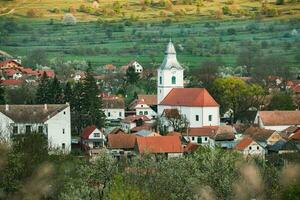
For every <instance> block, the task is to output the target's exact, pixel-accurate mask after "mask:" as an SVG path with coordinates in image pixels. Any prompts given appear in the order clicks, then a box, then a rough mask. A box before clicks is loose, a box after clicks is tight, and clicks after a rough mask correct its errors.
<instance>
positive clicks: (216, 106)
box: [0, 40, 300, 159]
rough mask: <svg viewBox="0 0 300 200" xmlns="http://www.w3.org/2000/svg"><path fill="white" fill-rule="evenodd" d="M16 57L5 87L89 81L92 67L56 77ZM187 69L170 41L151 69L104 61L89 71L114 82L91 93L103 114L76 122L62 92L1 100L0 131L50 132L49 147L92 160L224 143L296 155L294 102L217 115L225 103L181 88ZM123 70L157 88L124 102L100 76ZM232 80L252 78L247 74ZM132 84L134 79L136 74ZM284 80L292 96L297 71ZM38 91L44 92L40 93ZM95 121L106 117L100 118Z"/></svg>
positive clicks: (299, 145) (298, 120)
mask: <svg viewBox="0 0 300 200" xmlns="http://www.w3.org/2000/svg"><path fill="white" fill-rule="evenodd" d="M2 56H5V54H2ZM21 63H22V62H21V60H18V59H13V58H7V59H5V60H4V61H2V62H1V63H0V74H1V80H0V84H1V87H2V88H4V89H7V88H10V89H11V88H18V87H22V85H24V84H27V85H32V86H34V85H42V84H43V81H45V79H49V80H50V79H51V80H52V79H55V80H56V81H58V82H67V81H72V82H73V83H75V84H77V83H79V82H85V81H86V79H88V78H87V76H88V74H87V73H89V72H87V71H82V70H74V71H72V73H70V75H69V77H68V78H67V79H62V78H60V79H59V80H57V77H56V74H55V72H54V70H53V69H51V68H46V69H32V68H30V67H25V66H23V65H22V64H21ZM184 72H185V69H184V68H183V67H182V66H181V64H180V62H179V61H178V60H177V55H176V50H175V47H174V44H173V42H172V41H171V40H170V41H169V42H168V44H167V46H166V50H165V52H164V59H163V61H162V63H161V65H160V66H159V67H158V68H157V71H156V72H155V70H148V69H146V68H144V67H143V66H142V65H141V64H139V63H138V61H132V62H130V63H129V64H127V65H124V66H121V67H118V68H117V67H115V66H114V65H112V64H108V65H105V66H103V73H101V74H93V75H92V78H93V79H94V80H95V82H96V84H97V85H98V87H104V88H109V87H110V88H112V89H110V90H101V92H100V93H97V94H95V93H94V94H93V95H94V96H95V97H96V98H97V99H99V102H100V101H101V106H100V107H99V105H100V104H98V103H96V104H97V106H96V107H94V108H93V107H91V109H92V110H94V109H99V112H100V114H99V112H98V114H99V115H101V114H102V117H100V118H97V117H96V118H95V119H92V118H91V120H90V121H88V122H87V123H85V124H84V126H78V124H77V123H76V120H79V121H81V118H77V117H78V116H76V115H75V118H76V119H72V117H73V115H72V114H71V112H72V110H74V107H76V105H72V103H73V102H72V100H70V101H71V102H70V101H67V100H68V99H66V98H62V99H61V100H60V101H59V102H57V101H55V99H58V98H59V97H58V96H55V97H54V101H52V102H50V101H49V102H47V100H46V101H45V99H44V100H41V101H40V102H39V104H33V105H32V104H30V103H27V104H17V105H16V104H3V105H0V130H1V132H0V133H1V136H2V137H5V138H10V137H13V136H14V135H17V134H21V133H23V134H24V133H25V134H28V133H31V132H38V133H40V134H45V135H46V136H47V139H48V146H49V150H50V149H59V150H62V151H63V152H64V153H67V154H68V153H70V152H72V151H77V152H81V153H82V154H83V155H85V156H89V157H91V158H93V157H97V155H98V154H99V153H100V152H102V151H106V152H108V153H110V154H111V155H113V156H114V157H116V158H131V157H134V156H137V155H139V154H153V155H155V156H160V155H162V156H164V157H166V158H173V157H181V156H184V155H188V154H192V153H193V152H195V151H197V149H198V148H203V147H209V148H222V149H226V150H228V151H236V152H240V153H241V154H243V155H244V156H245V157H249V156H258V157H260V158H263V159H265V158H266V157H268V155H273V154H279V155H286V154H294V153H299V150H300V111H299V110H297V108H295V109H294V110H276V109H274V110H266V109H264V106H265V105H264V104H265V99H264V101H263V103H264V104H260V105H257V106H256V108H255V107H252V105H251V106H250V107H249V108H248V107H246V109H247V111H249V112H250V111H251V112H252V115H251V117H250V118H248V119H250V120H247V121H245V120H244V116H239V118H237V119H236V120H234V121H233V120H232V118H233V117H232V116H233V114H234V108H233V107H232V108H231V107H227V108H228V110H227V111H226V112H223V114H221V111H220V109H221V108H222V106H223V105H222V104H220V102H218V101H217V100H216V99H215V98H214V97H213V96H212V95H211V94H210V93H209V91H208V90H207V89H206V88H198V87H186V85H188V82H187V80H185V77H186V76H185V74H184ZM120 74H123V76H129V77H130V78H132V79H138V77H141V76H145V77H146V79H148V77H147V76H149V74H152V76H151V78H149V85H150V79H151V80H152V82H153V80H154V81H155V83H156V89H155V90H156V92H154V93H150V94H144V93H140V94H137V93H135V95H134V97H133V98H132V99H130V101H128V100H125V97H126V96H127V94H126V91H125V93H124V95H123V96H122V95H120V93H118V94H117V92H116V93H113V91H114V90H115V89H114V88H113V87H114V86H113V84H111V83H109V84H108V83H107V82H106V83H105V82H103V80H104V79H114V81H116V82H117V81H118V77H119V79H120V80H121V79H122V78H121V76H120ZM149 77H150V76H149ZM234 79H239V80H249V79H251V77H234ZM270 81H273V86H272V89H273V90H274V89H276V87H277V88H279V89H282V82H283V81H282V77H272V78H270ZM119 83H120V84H121V82H119ZM133 83H136V82H135V81H134V80H133ZM286 83H287V84H286V85H285V88H284V90H288V91H290V92H292V93H293V95H294V96H295V98H297V96H298V95H299V94H300V90H299V89H300V80H299V79H297V77H295V79H293V80H287V81H286ZM124 87H125V86H124ZM42 89H43V88H42ZM45 90H46V89H45ZM92 92H93V91H92ZM65 93H66V91H65ZM42 94H44V95H47V94H45V92H44V93H42ZM69 95H70V96H71V95H72V94H69ZM65 96H67V94H65ZM258 96H259V95H258ZM64 100H65V101H64ZM89 103H90V102H89ZM92 105H93V104H91V106H92ZM245 106H246V105H245ZM244 113H245V115H246V113H247V112H244ZM88 115H93V113H90V114H88ZM85 117H86V118H88V117H87V116H85ZM104 118H105V119H104ZM97 119H99V121H100V120H103V121H104V123H99V121H97ZM95 120H96V121H95ZM77 122H78V121H77ZM74 126H76V128H74ZM74 130H77V132H74Z"/></svg>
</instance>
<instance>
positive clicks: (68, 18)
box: [62, 13, 77, 25]
mask: <svg viewBox="0 0 300 200" xmlns="http://www.w3.org/2000/svg"><path fill="white" fill-rule="evenodd" d="M62 23H63V24H64V25H75V24H76V23H77V20H76V18H75V17H74V15H72V14H71V13H67V14H65V16H64V18H63V20H62Z"/></svg>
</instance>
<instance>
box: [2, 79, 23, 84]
mask: <svg viewBox="0 0 300 200" xmlns="http://www.w3.org/2000/svg"><path fill="white" fill-rule="evenodd" d="M22 83H23V81H22V80H15V79H8V80H2V81H0V84H2V85H5V86H11V85H22Z"/></svg>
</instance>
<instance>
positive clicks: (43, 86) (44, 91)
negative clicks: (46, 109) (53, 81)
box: [36, 73, 51, 104]
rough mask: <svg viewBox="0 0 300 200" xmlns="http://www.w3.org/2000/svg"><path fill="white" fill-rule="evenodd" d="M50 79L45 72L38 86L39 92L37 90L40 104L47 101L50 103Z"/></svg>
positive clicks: (37, 100)
mask: <svg viewBox="0 0 300 200" xmlns="http://www.w3.org/2000/svg"><path fill="white" fill-rule="evenodd" d="M49 83H50V81H49V79H48V76H47V75H46V73H44V74H43V76H42V78H41V80H40V83H39V85H38V88H37V92H36V103H38V104H45V103H49V101H50V99H51V98H50V95H49V94H50V93H49V89H50V87H49V85H50V84H49Z"/></svg>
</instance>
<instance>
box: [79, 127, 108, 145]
mask: <svg viewBox="0 0 300 200" xmlns="http://www.w3.org/2000/svg"><path fill="white" fill-rule="evenodd" d="M83 140H84V141H83V143H84V144H86V145H87V146H88V147H89V148H90V149H97V148H101V147H104V142H105V141H106V138H105V135H104V134H103V133H102V132H101V131H100V130H99V129H97V128H96V129H95V130H94V131H93V132H92V133H91V134H90V135H89V138H88V139H83Z"/></svg>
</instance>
